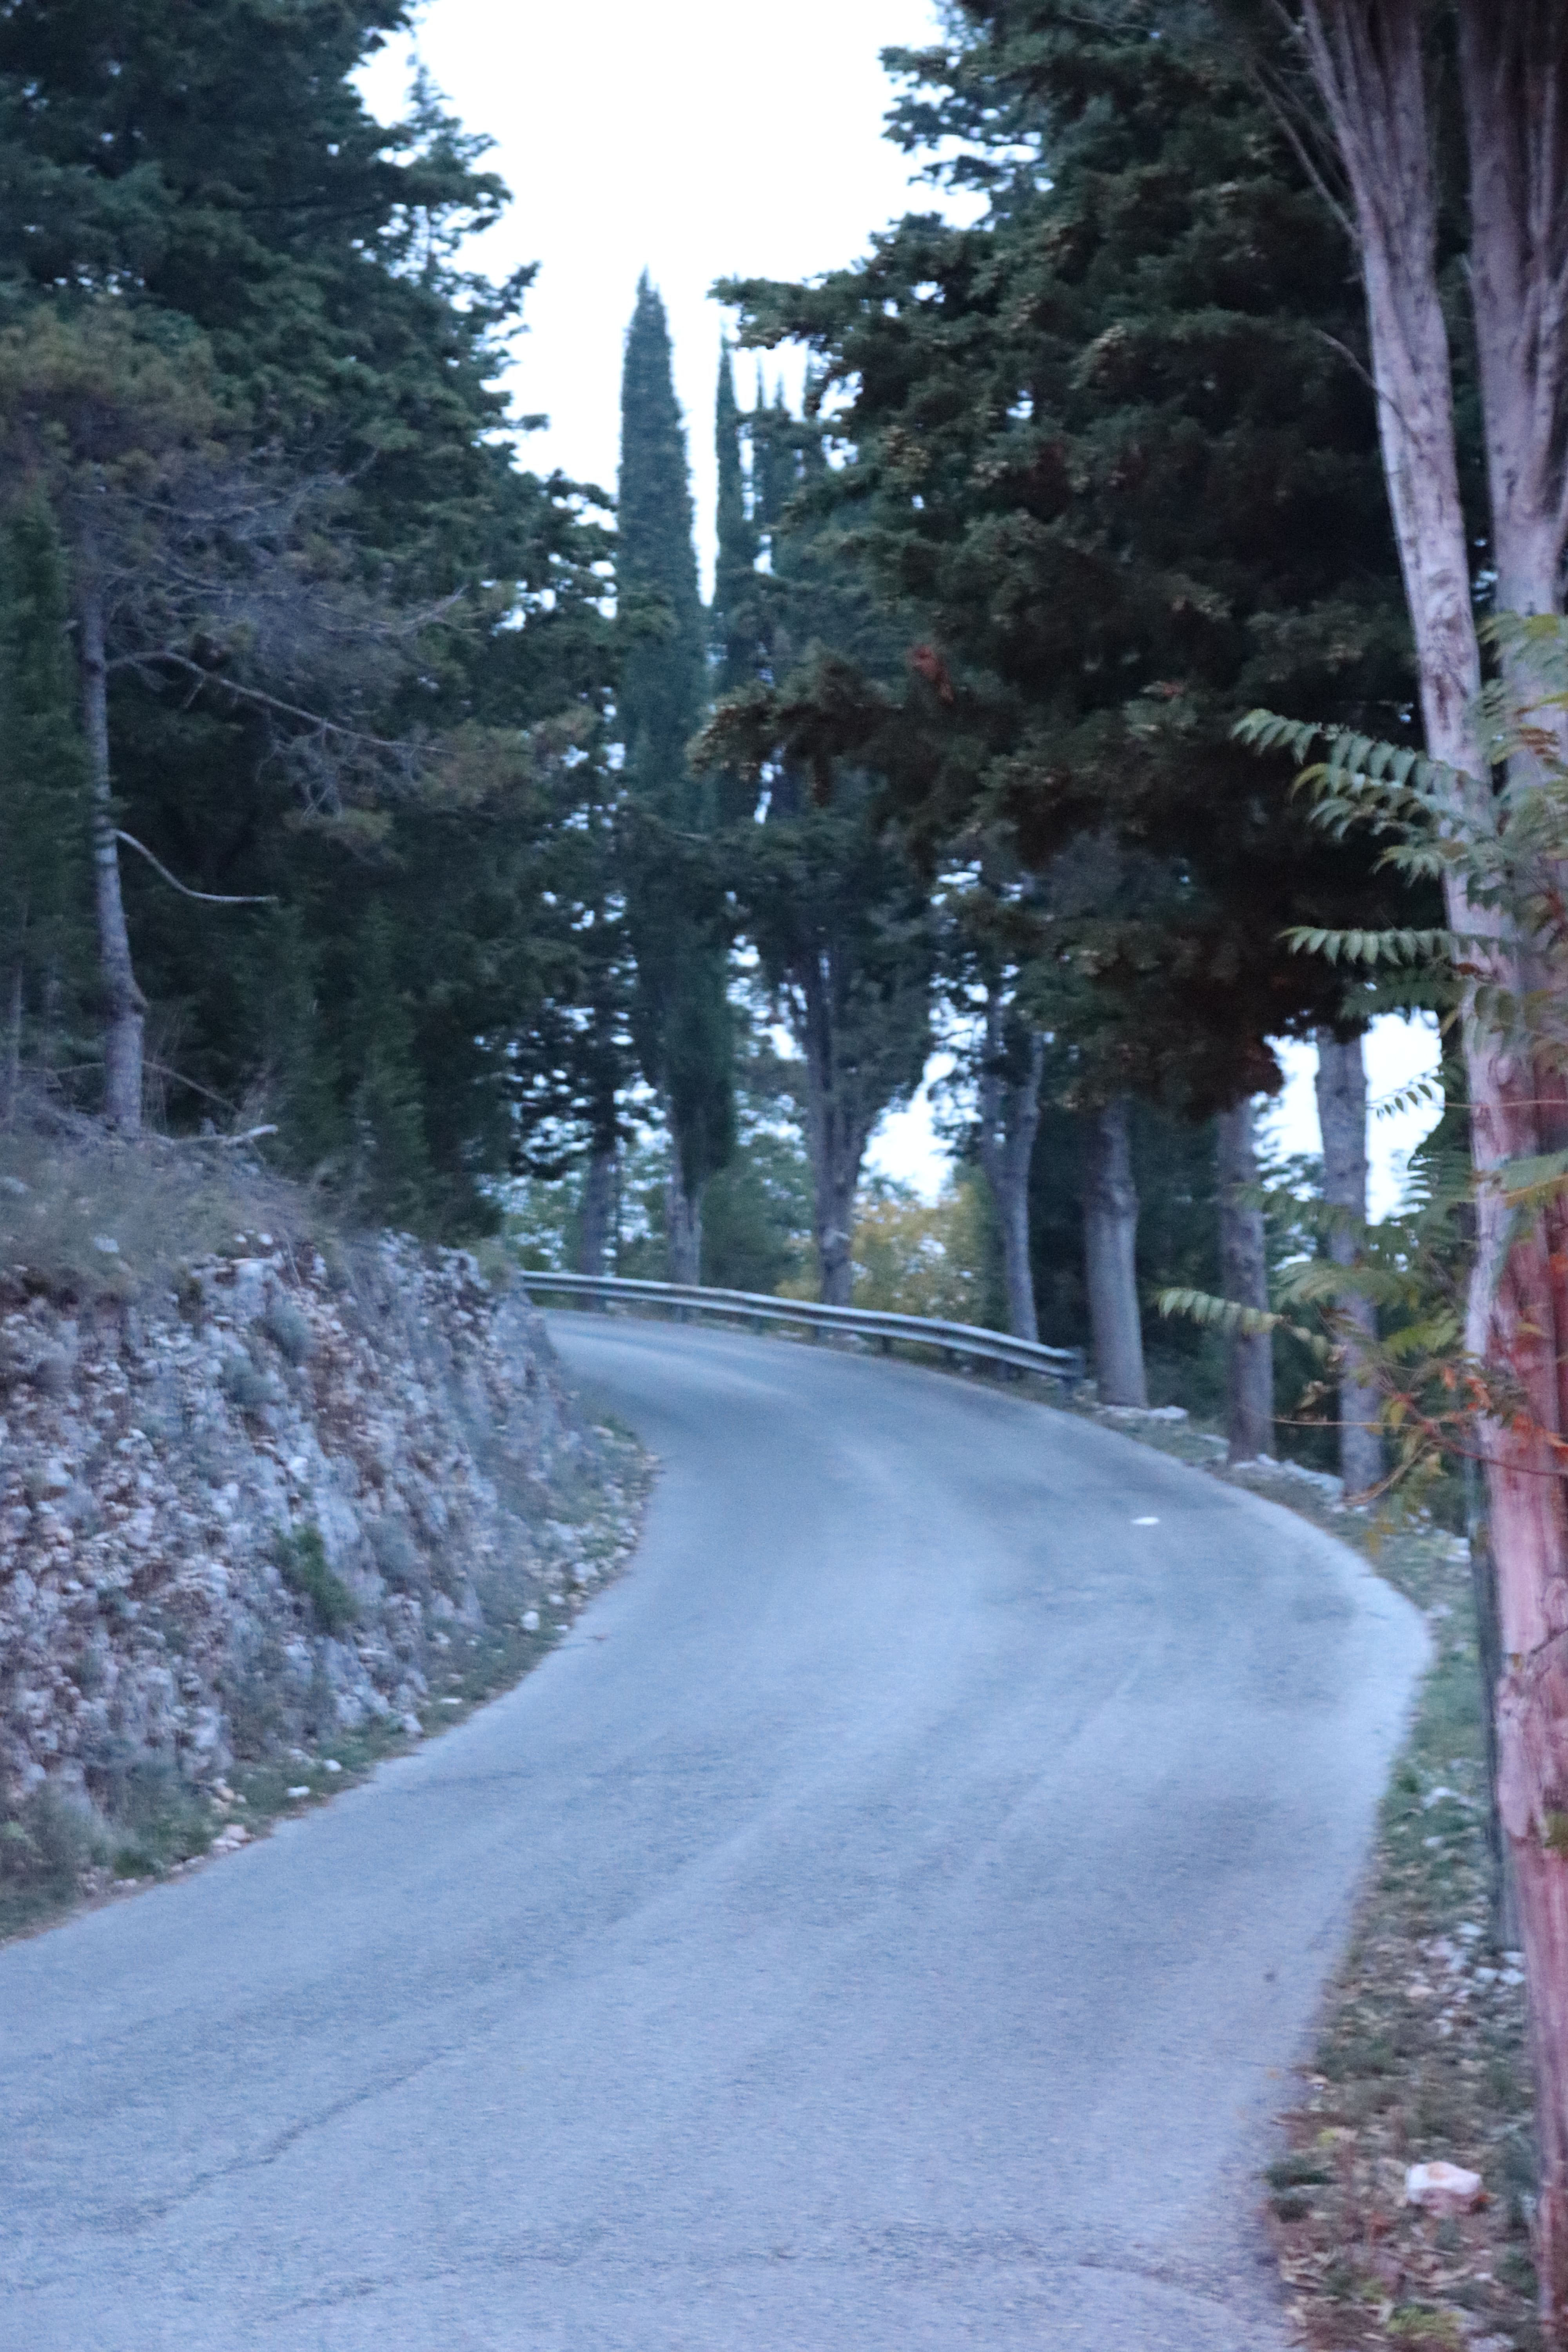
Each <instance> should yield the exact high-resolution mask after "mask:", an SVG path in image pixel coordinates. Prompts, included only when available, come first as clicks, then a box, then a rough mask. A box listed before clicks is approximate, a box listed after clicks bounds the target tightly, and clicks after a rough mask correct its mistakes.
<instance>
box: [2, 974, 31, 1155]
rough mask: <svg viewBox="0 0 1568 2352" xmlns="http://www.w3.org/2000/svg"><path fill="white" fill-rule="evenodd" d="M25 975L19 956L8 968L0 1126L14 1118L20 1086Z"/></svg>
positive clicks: (5, 1124)
mask: <svg viewBox="0 0 1568 2352" xmlns="http://www.w3.org/2000/svg"><path fill="white" fill-rule="evenodd" d="M24 981H25V975H24V972H23V970H22V959H21V956H20V955H19V954H18V956H17V958H16V963H15V964H14V965H13V966H12V969H11V985H10V988H9V990H8V991H7V996H8V999H9V1002H8V1003H7V1005H6V1009H5V1072H4V1076H0V1127H5V1128H9V1127H11V1126H12V1125H13V1124H14V1123H15V1120H16V1097H17V1095H18V1094H19V1093H20V1091H21V1085H22V992H23V986H24Z"/></svg>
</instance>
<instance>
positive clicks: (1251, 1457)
mask: <svg viewBox="0 0 1568 2352" xmlns="http://www.w3.org/2000/svg"><path fill="white" fill-rule="evenodd" d="M1217 1125H1218V1129H1219V1256H1220V1279H1221V1286H1222V1287H1223V1289H1224V1292H1225V1296H1226V1297H1227V1298H1230V1299H1234V1300H1235V1301H1236V1303H1237V1306H1238V1307H1263V1308H1267V1307H1268V1251H1267V1248H1266V1245H1265V1243H1266V1236H1265V1234H1264V1226H1263V1212H1262V1210H1261V1209H1259V1208H1256V1207H1254V1206H1252V1205H1251V1204H1250V1203H1249V1202H1246V1201H1244V1200H1243V1199H1242V1198H1241V1195H1242V1194H1243V1193H1244V1192H1247V1191H1248V1190H1249V1189H1250V1188H1251V1187H1252V1186H1253V1185H1255V1184H1256V1183H1257V1181H1258V1154H1257V1152H1256V1150H1255V1149H1254V1146H1253V1133H1252V1105H1251V1104H1250V1103H1249V1102H1238V1103H1237V1105H1236V1107H1235V1108H1234V1109H1233V1110H1227V1111H1222V1112H1221V1114H1220V1117H1219V1119H1218V1122H1217ZM1226 1436H1227V1437H1228V1439H1229V1441H1230V1453H1229V1459H1230V1460H1231V1461H1232V1462H1256V1461H1257V1459H1258V1455H1259V1454H1272V1453H1273V1451H1274V1340H1273V1336H1272V1334H1271V1333H1269V1332H1268V1331H1233V1332H1232V1333H1231V1334H1230V1337H1229V1339H1228V1340H1227V1342H1226Z"/></svg>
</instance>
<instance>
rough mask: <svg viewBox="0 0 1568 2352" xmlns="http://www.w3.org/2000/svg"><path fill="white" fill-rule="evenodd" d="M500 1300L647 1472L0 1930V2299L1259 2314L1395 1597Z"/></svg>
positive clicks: (908, 2350) (950, 2323) (677, 1354)
mask: <svg viewBox="0 0 1568 2352" xmlns="http://www.w3.org/2000/svg"><path fill="white" fill-rule="evenodd" d="M552 1328H553V1329H554V1331H555V1333H556V1336H557V1339H558V1343H559V1345H560V1346H561V1349H562V1351H563V1355H564V1356H565V1357H566V1359H567V1360H568V1362H569V1363H570V1364H571V1365H572V1366H573V1367H574V1370H576V1371H577V1372H578V1374H579V1375H580V1376H581V1377H582V1379H583V1380H584V1383H585V1384H587V1385H588V1387H589V1389H590V1392H591V1393H592V1394H596V1395H597V1396H598V1397H599V1398H600V1399H602V1400H603V1401H605V1402H612V1403H614V1404H615V1405H616V1407H618V1409H619V1410H620V1411H621V1412H623V1413H624V1414H625V1415H626V1418H627V1419H628V1420H630V1421H631V1422H632V1423H634V1424H635V1425H636V1426H637V1428H638V1429H639V1430H640V1431H641V1432H642V1433H644V1434H645V1435H646V1436H647V1439H648V1440H649V1442H650V1443H651V1444H653V1445H654V1446H655V1448H656V1449H657V1450H658V1453H659V1454H660V1455H661V1456H662V1457H663V1460H664V1465H665V1466H664V1471H663V1475H662V1476H661V1479H660V1482H659V1485H658V1491H657V1495H656V1498H655V1501H654V1505H653V1508H652V1513H651V1517H650V1519H649V1523H648V1528H647V1540H646V1543H645V1544H644V1546H643V1549H642V1550H641V1552H640V1553H639V1555H638V1558H637V1562H636V1564H635V1565H634V1568H633V1570H632V1571H631V1573H630V1574H629V1575H628V1576H627V1577H626V1579H625V1580H623V1581H622V1582H621V1583H620V1584H618V1585H617V1586H616V1588H615V1589H614V1590H613V1591H610V1592H608V1593H607V1594H605V1595H604V1596H603V1597H602V1598H601V1599H600V1600H598V1601H595V1604H594V1605H593V1607H592V1608H591V1609H590V1610H589V1611H588V1612H587V1613H586V1615H585V1616H584V1619H583V1621H582V1622H581V1624H580V1625H579V1628H578V1630H577V1632H576V1633H575V1634H574V1636H573V1638H572V1639H571V1641H570V1642H569V1643H567V1644H566V1645H565V1646H564V1647H563V1649H562V1650H561V1651H560V1652H559V1653H558V1654H555V1655H554V1656H552V1658H551V1659H550V1660H549V1661H548V1663H547V1664H545V1665H544V1666H542V1668H541V1669H540V1670H539V1671H538V1672H537V1673H536V1674H535V1675H532V1676H531V1678H530V1680H529V1681H527V1682H526V1683H525V1684H524V1685H522V1686H521V1688H520V1689H519V1690H517V1691H516V1692H514V1693H513V1694H512V1695H511V1696H510V1697H507V1698H505V1699H502V1700H501V1701H500V1702H499V1703H498V1704H497V1705H495V1706H491V1707H489V1708H488V1709H486V1710H485V1711H484V1712H483V1713H481V1714H479V1715H477V1716H476V1717H473V1718H472V1719H471V1720H470V1721H468V1723H467V1724H465V1725H464V1726H462V1727H460V1728H459V1729H458V1730H457V1731H455V1732H453V1733H451V1734H449V1735H448V1736H447V1737H446V1738H441V1739H439V1740H437V1741H433V1742H431V1743H430V1744H429V1745H428V1746H427V1747H426V1748H424V1749H422V1750H421V1751H420V1752H419V1753H418V1754H417V1755H416V1756H413V1757H411V1758H409V1759H406V1760H405V1761H402V1762H399V1763H397V1764H395V1765H394V1766H391V1767H389V1768H387V1769H384V1770H383V1771H382V1772H381V1773H380V1774H379V1775H378V1776H377V1777H376V1779H375V1780H374V1781H373V1782H372V1783H370V1784H368V1785H367V1786H365V1787H363V1788H362V1789H359V1790H351V1791H349V1792H348V1793H347V1794H346V1795H345V1796H344V1797H343V1798H342V1799H341V1800H340V1801H338V1802H337V1803H336V1804H334V1805H333V1806H331V1807H330V1808H328V1809H326V1810H324V1811H321V1812H319V1813H317V1814H315V1815H314V1816H312V1817H311V1818H310V1819H309V1820H308V1821H305V1822H296V1823H290V1824H289V1825H288V1826H286V1827H284V1828H282V1829H280V1830H279V1832H277V1833H276V1834H275V1835H274V1836H273V1837H271V1838H270V1839H268V1840H267V1841H266V1842H265V1843H258V1844H256V1845H253V1846H251V1847H248V1848H247V1849H246V1850H244V1851H243V1852H241V1853H239V1854H237V1855H236V1856H234V1857H233V1858H232V1859H230V1860H226V1861H224V1862H222V1863H219V1864H214V1865H213V1866H211V1867H210V1868H208V1869H206V1870H205V1871H203V1872H201V1873H199V1874H195V1875H194V1876H193V1877H191V1878H189V1879H186V1880H184V1881H182V1882H179V1883H176V1884H174V1885H169V1886H166V1887H163V1888H159V1889H157V1890H155V1891H153V1892H151V1893H149V1894H146V1895H140V1896H137V1897H135V1898H133V1899H130V1900H127V1901H123V1902H121V1903H117V1904H114V1905H111V1906H107V1907H105V1908H103V1909H101V1910H99V1911H97V1912H95V1913H93V1914H91V1915H89V1916H85V1917H83V1918H81V1919H79V1920H77V1921H76V1922H74V1923H72V1924H71V1925H69V1926H67V1927H63V1928H60V1929H58V1930H57V1931H56V1932H54V1933H52V1934H49V1935H46V1936H42V1937H37V1938H36V1939H34V1940H32V1941H30V1942H26V1943H23V1944H19V1945H16V1946H14V1947H12V1948H10V1949H8V1950H6V1951H5V1952H0V2238H3V2252H0V2346H4V2347H6V2352H155V2347H157V2348H159V2352H161V2347H180V2352H230V2348H231V2347H233V2352H239V2348H240V2347H244V2348H245V2352H252V2347H266V2352H372V2347H374V2352H468V2347H485V2352H678V2347H679V2352H699V2347H700V2352H785V2348H786V2347H787V2352H883V2347H886V2352H894V2347H897V2348H898V2352H926V2347H930V2352H949V2347H976V2346H984V2347H1008V2352H1014V2347H1031V2348H1032V2352H1034V2348H1035V2347H1047V2352H1167V2347H1168V2352H1244V2347H1245V2352H1272V2347H1280V2346H1282V2345H1283V2342H1284V2337H1283V2335H1282V2332H1281V2331H1280V2329H1279V2324H1278V2321H1277V2318H1276V2315H1275V2314H1276V2305H1275V2303H1274V2300H1273V2294H1272V2288H1271V2281H1270V2274H1269V2273H1268V2267H1267V2264H1266V2263H1265V2261H1264V2259H1263V2252H1262V2246H1261V2242H1260V2238H1259V2236H1258V2231H1257V2229H1256V2225H1255V2224H1254V2222H1253V2221H1252V2220H1251V2218H1250V2216H1251V2214H1252V2212H1253V2210H1254V2208H1255V2206H1256V2202H1257V2185H1256V2181H1255V2179H1253V2178H1252V2177H1251V2176H1252V2175H1253V2174H1254V2173H1255V2171H1256V2168H1257V2167H1258V2165H1259V2163H1261V2162H1262V2161H1264V2160H1265V2158H1266V2156H1267V2153H1268V2118H1269V2116H1270V2114H1271V2112H1272V2111H1273V2109H1274V2108H1275V2107H1276V2106H1277V2105H1279V2102H1280V2100H1281V2098H1282V2097H1283V2096H1284V2095H1285V2093H1286V2088H1287V2085H1286V2081H1285V2070H1286V2068H1287V2067H1288V2065H1289V2062H1290V2060H1291V2059H1292V2057H1293V2056H1295V2055H1296V2054H1298V2053H1299V2052H1300V2047H1301V2044H1302V2039H1303V2035H1304V2033H1305V2032H1306V2031H1307V2028H1308V2025H1309V2022H1310V2015H1311V2011H1312V2008H1313V2002H1314V1997H1315V1995H1316V1993H1317V1991H1318V1989H1319V1987H1320V1984H1321V1979H1322V1977H1323V1973H1324V1971H1325V1969H1326V1968H1327V1967H1328V1966H1329V1964H1330V1963H1331V1959H1332V1958H1333V1955H1334V1951H1335V1948H1336V1941H1337V1938H1338V1937H1340V1936H1341V1935H1342V1931H1343V1927H1344V1924H1345V1919H1346V1913H1347V1904H1348V1900H1349V1897H1350V1894H1351V1890H1352V1885H1353V1882H1354V1880H1355V1876H1356V1873H1357V1870H1358V1867H1359V1865H1360V1864H1361V1862H1362V1859H1363V1854H1364V1852H1365V1848H1366V1843H1367V1840H1368V1836H1369V1833H1370V1829H1371V1823H1372V1818H1373V1806H1374V1802H1375V1799H1376V1795H1377V1792H1378V1790H1379V1788H1380V1785H1381V1781H1382V1778H1383V1776H1384V1772H1385V1770H1386V1768H1387V1764H1388V1760H1389V1758H1390V1755H1391V1751H1392V1748H1393V1745H1394V1741H1395V1739H1396V1737H1397V1733H1398V1728H1399V1725H1400V1722H1401V1718H1402V1715H1403V1711H1404V1709H1405V1706H1406V1704H1407V1701H1408V1696H1409V1693H1410V1690H1411V1685H1412V1678H1413V1675H1414V1674H1415V1670H1416V1668H1417V1666H1418V1664H1419V1662H1420V1659H1421V1656H1422V1654H1423V1636H1422V1633H1421V1629H1420V1627H1419V1624H1418V1622H1417V1621H1416V1619H1415V1615H1414V1613H1413V1612H1411V1611H1409V1610H1408V1609H1407V1608H1406V1607H1405V1604H1404V1603H1403V1602H1401V1601H1398V1600H1396V1599H1395V1597H1394V1595H1393V1594H1392V1593H1391V1592H1390V1591H1388V1589H1387V1588H1386V1587H1384V1586H1383V1585H1381V1584H1379V1583H1378V1582H1377V1581H1376V1580H1374V1579H1373V1578H1372V1577H1371V1576H1369V1575H1368V1574H1366V1573H1365V1572H1364V1571H1363V1570H1362V1569H1361V1568H1360V1566H1359V1565H1358V1563H1357V1562H1356V1561H1355V1559H1353V1558H1352V1556H1351V1555H1350V1554H1348V1553H1346V1552H1343V1551H1342V1550H1340V1549H1338V1548H1337V1547H1336V1546H1334V1545H1332V1544H1331V1543H1330V1542H1328V1541H1327V1540H1326V1539H1324V1538H1321V1537H1319V1536H1317V1535H1316V1534H1314V1533H1313V1532H1312V1531H1311V1530H1310V1528H1307V1527H1306V1526H1305V1525H1303V1524H1302V1523H1301V1522H1300V1521H1298V1520H1296V1519H1294V1518H1292V1517H1289V1515H1288V1514H1287V1513H1284V1512H1282V1511H1278V1510H1275V1509H1272V1508H1271V1507H1268V1505H1266V1504H1262V1503H1259V1502H1258V1501H1256V1500H1254V1499H1252V1498H1250V1497H1248V1496H1243V1495H1239V1494H1237V1493H1235V1492H1233V1491H1231V1490H1229V1489H1226V1488H1224V1487H1221V1486H1217V1485H1216V1484H1215V1482H1213V1481H1208V1480H1205V1479H1204V1478H1203V1477H1202V1476H1200V1475H1197V1474H1195V1473H1193V1472H1188V1471H1184V1470H1183V1469H1182V1468H1180V1467H1179V1466H1178V1465H1174V1464H1172V1463H1169V1462H1167V1461H1165V1460H1163V1459H1162V1458H1161V1457H1160V1456H1158V1455H1157V1454H1152V1453H1151V1452H1149V1451H1147V1450H1145V1449H1142V1448H1140V1447H1138V1446H1137V1445H1135V1444H1131V1442H1129V1441H1127V1440H1125V1439H1122V1438H1121V1437H1118V1436H1116V1435H1114V1434H1112V1433H1109V1432H1106V1431H1104V1430H1101V1429H1099V1428H1096V1427H1093V1426H1089V1425H1087V1424H1085V1423H1081V1422H1079V1421H1075V1420H1071V1419H1068V1418H1067V1417H1066V1416H1063V1415H1060V1414H1056V1413H1052V1412H1047V1411H1044V1410H1042V1409H1041V1408H1039V1407H1037V1406H1031V1405H1027V1404H1024V1403H1021V1402H1016V1401H1014V1400H1012V1399H1009V1398H1008V1397H1006V1396H1005V1394H1002V1393H999V1392H997V1391H988V1390H984V1389H981V1388H978V1387H973V1386H971V1385H969V1384H968V1383H966V1382H963V1381H956V1380H951V1379H947V1378H944V1377H943V1376H942V1375H940V1374H937V1373H932V1372H925V1371H921V1370H916V1369H913V1368H910V1367H908V1366H904V1365H899V1364H884V1363H881V1362H871V1361H866V1360H850V1359H848V1358H847V1357H845V1356H843V1355H841V1354H839V1353H837V1352H836V1351H835V1350H833V1349H826V1348H823V1349H818V1348H809V1347H805V1346H794V1345H790V1344H788V1343H784V1342H780V1341H777V1340H768V1339H756V1340H753V1339H744V1338H741V1337H737V1336H733V1335H730V1334H723V1333H710V1332H706V1331H699V1330H692V1329H681V1328H671V1327H668V1326H660V1325H657V1324H653V1323H631V1322H612V1321H609V1320H606V1319H604V1318H591V1317H578V1316H564V1315H563V1316H559V1317H554V1318H552ZM1147 1522H1152V1524H1146V1523H1147Z"/></svg>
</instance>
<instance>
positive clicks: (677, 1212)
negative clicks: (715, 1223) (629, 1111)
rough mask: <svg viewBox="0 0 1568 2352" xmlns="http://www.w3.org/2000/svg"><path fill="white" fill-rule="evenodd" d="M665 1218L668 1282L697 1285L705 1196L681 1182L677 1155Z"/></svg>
mask: <svg viewBox="0 0 1568 2352" xmlns="http://www.w3.org/2000/svg"><path fill="white" fill-rule="evenodd" d="M665 1215H666V1223H667V1229H668V1236H669V1278H670V1280H671V1282H690V1283H698V1282H700V1281H701V1279H702V1193H701V1189H700V1188H699V1189H698V1190H697V1191H696V1192H688V1191H687V1190H686V1187H685V1184H684V1183H683V1182H682V1181H681V1174H680V1159H679V1153H677V1155H676V1160H675V1165H674V1167H673V1169H672V1170H671V1171H670V1177H669V1182H668V1185H667V1187H666V1189H665Z"/></svg>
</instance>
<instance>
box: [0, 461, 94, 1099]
mask: <svg viewBox="0 0 1568 2352" xmlns="http://www.w3.org/2000/svg"><path fill="white" fill-rule="evenodd" d="M68 617H69V615H68V605H67V601H66V587H65V572H64V564H63V561H62V557H61V551H60V545H59V540H58V533H57V531H56V529H55V524H54V518H53V516H52V514H51V512H50V510H49V508H48V504H47V500H46V499H45V498H44V497H43V495H42V493H41V492H40V491H38V490H37V489H35V490H33V491H32V492H31V493H30V494H29V495H27V496H26V497H25V498H24V499H23V501H22V503H21V505H20V506H19V508H18V509H16V512H15V513H14V514H13V515H12V516H11V517H10V519H9V520H7V521H6V522H5V525H4V526H3V528H0V991H3V994H0V1020H4V1021H5V1024H6V1029H7V1031H8V1034H7V1035H6V1037H5V1041H4V1044H3V1045H0V1061H3V1063H4V1075H0V1109H4V1108H6V1107H7V1106H8V1104H9V1100H10V1095H11V1087H12V1081H13V1076H14V1064H15V1062H16V1061H19V1060H20V1059H21V1058H22V1057H23V1055H25V1054H26V1047H27V1045H28V1044H29V1043H32V1042H34V1040H35V1039H36V1042H37V1048H38V1050H39V1052H40V1053H41V1055H43V1056H44V1057H45V1058H47V1059H58V1058H59V1045H60V1042H61V1041H60V1039H59V1038H58V1034H57V1035H56V1036H54V1037H52V1038H51V1036H50V1035H49V1034H48V1033H49V1030H50V1027H51V1025H52V1024H51V1014H52V1016H53V1023H54V1024H58V1021H59V1019H60V1017H61V1014H62V1013H63V1012H64V1011H65V1010H66V1009H67V1008H68V1007H69V1009H71V1010H73V1011H74V1010H75V999H76V996H77V983H79V979H80V972H81V962H82V955H83V949H84V945H85V930H86V914H87V891H86V879H87V855H86V853H87V839H88V824H87V762H86V758H85V754H84V751H83V747H82V741H81V735H80V731H79V727H78V723H77V716H76V690H75V686H76V681H75V675H74V667H75V666H74V664H73V663H72V660H71V657H70V649H69V641H68V636H67V627H68ZM25 1026H26V1030H27V1033H28V1034H26V1035H25V1034H24V1028H25Z"/></svg>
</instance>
